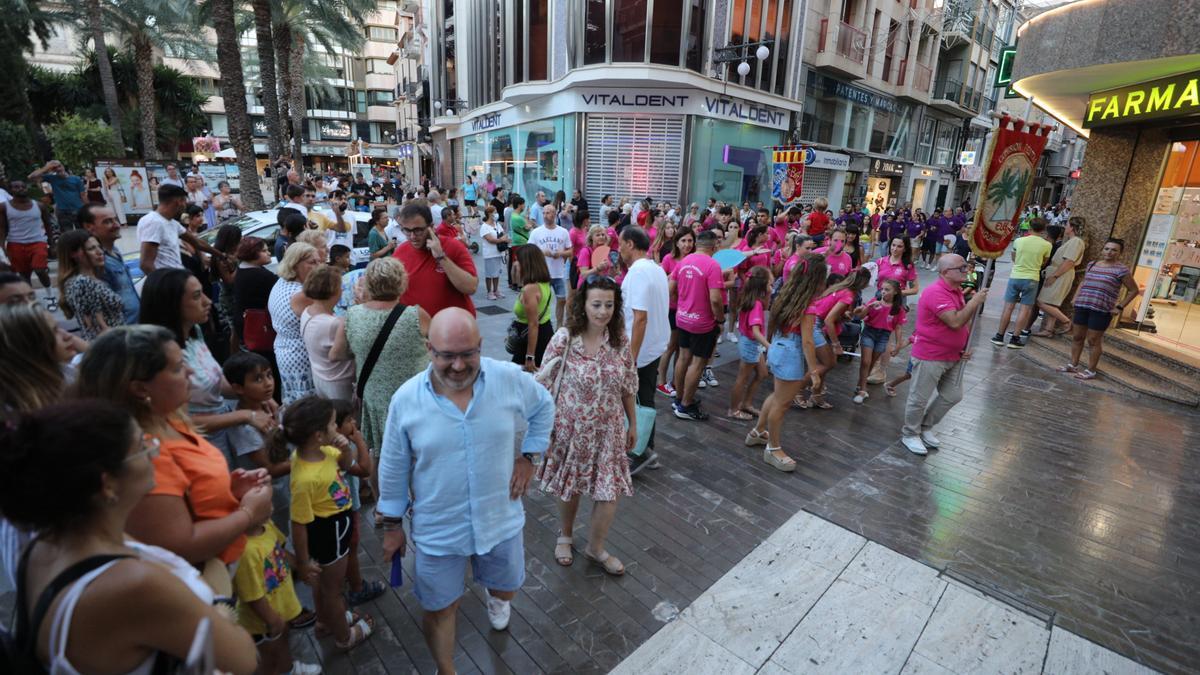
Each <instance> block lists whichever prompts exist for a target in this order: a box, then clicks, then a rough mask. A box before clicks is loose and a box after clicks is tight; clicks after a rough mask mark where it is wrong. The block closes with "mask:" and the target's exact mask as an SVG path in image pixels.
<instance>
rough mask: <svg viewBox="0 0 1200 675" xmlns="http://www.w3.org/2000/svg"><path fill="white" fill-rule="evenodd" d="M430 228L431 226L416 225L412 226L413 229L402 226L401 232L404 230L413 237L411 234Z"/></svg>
mask: <svg viewBox="0 0 1200 675" xmlns="http://www.w3.org/2000/svg"><path fill="white" fill-rule="evenodd" d="M428 229H429V228H427V227H414V228H412V229H409V228H407V227H402V228H400V231H401V232H403V233H404V234H407V235H408V236H410V237H411V236H413V235H414V234H417V233H420V232H424V231H425V230H428Z"/></svg>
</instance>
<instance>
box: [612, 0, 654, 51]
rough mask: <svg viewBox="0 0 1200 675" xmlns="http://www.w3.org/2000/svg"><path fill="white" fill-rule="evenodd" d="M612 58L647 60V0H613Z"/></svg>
mask: <svg viewBox="0 0 1200 675" xmlns="http://www.w3.org/2000/svg"><path fill="white" fill-rule="evenodd" d="M612 4H613V35H612V60H613V61H614V62H620V61H633V62H637V63H640V62H642V61H645V60H646V0H613V2H612Z"/></svg>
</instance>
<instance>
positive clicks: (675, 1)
mask: <svg viewBox="0 0 1200 675" xmlns="http://www.w3.org/2000/svg"><path fill="white" fill-rule="evenodd" d="M683 8H684V0H654V23H653V24H652V25H651V26H650V62H651V63H661V64H663V65H667V66H677V65H679V36H680V34H682V32H683Z"/></svg>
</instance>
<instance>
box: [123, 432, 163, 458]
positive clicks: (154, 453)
mask: <svg viewBox="0 0 1200 675" xmlns="http://www.w3.org/2000/svg"><path fill="white" fill-rule="evenodd" d="M161 445H162V441H160V440H158V438H157V437H156V436H151V435H150V434H142V449H141V450H139V451H137V452H135V453H133V454H132V455H129V456H128V457H126V458H125V461H126V462H132V461H133V460H135V459H137V458H138V457H141V456H142V455H146V456H148V457H150V459H154V458H155V457H158V453H159V448H160V446H161Z"/></svg>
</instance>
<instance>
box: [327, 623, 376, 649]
mask: <svg viewBox="0 0 1200 675" xmlns="http://www.w3.org/2000/svg"><path fill="white" fill-rule="evenodd" d="M371 633H372V625H371V624H370V623H367V621H365V620H363V619H359V620H358V621H356V622H355V623H354V625H352V626H350V639H349V640H346V641H345V642H339V641H337V640H334V641H333V644H334V646H335V647H337V648H338V649H340V650H342V651H344V652H348V651H350V650H351V649H354V648H355V647H357V646H359V645H361V644H362V643H364V642H366V641H367V638H369V637H371Z"/></svg>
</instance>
